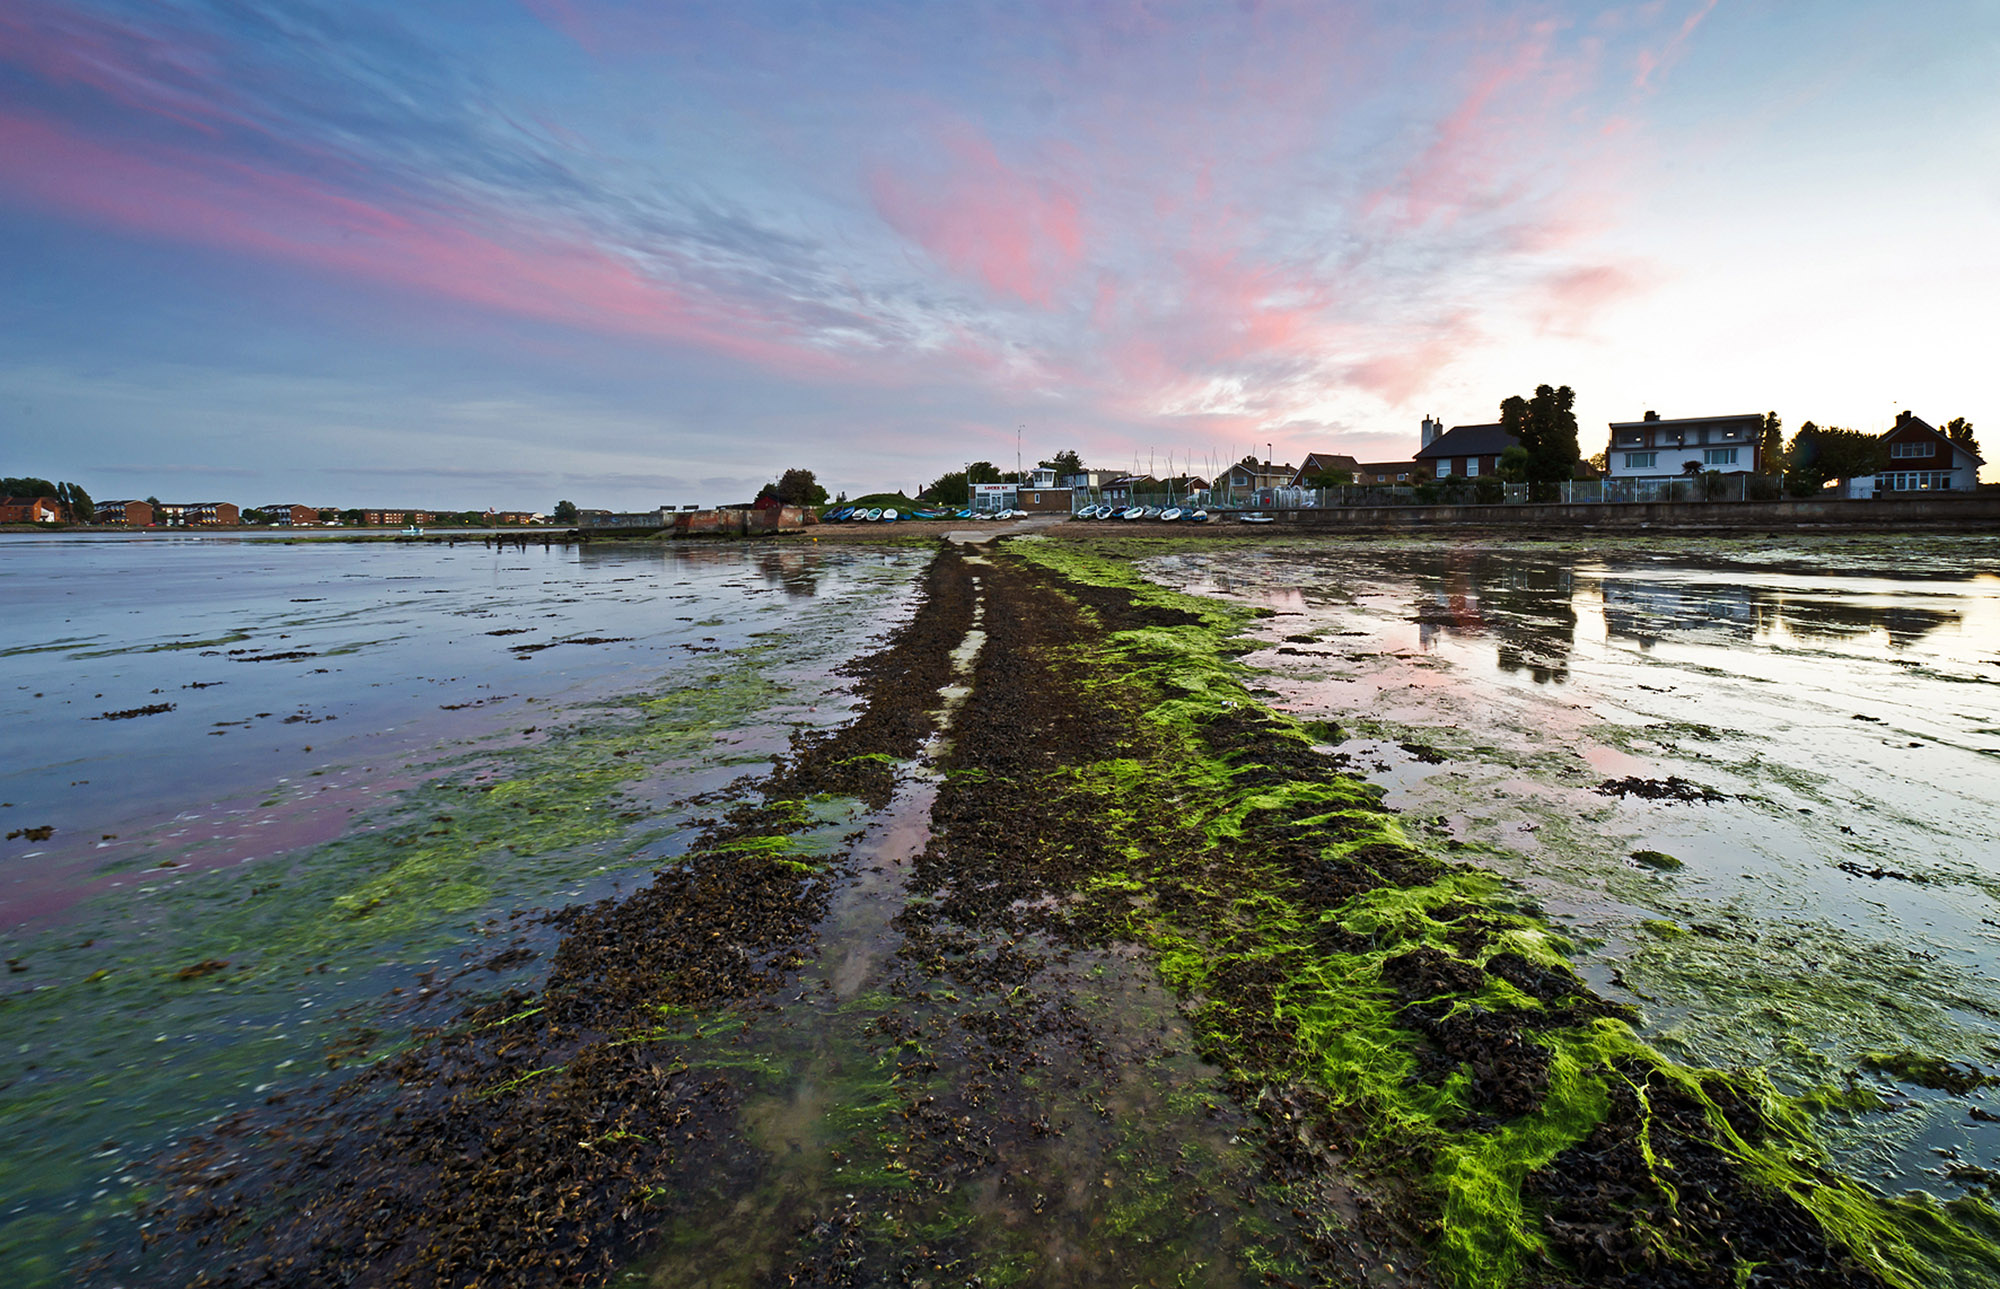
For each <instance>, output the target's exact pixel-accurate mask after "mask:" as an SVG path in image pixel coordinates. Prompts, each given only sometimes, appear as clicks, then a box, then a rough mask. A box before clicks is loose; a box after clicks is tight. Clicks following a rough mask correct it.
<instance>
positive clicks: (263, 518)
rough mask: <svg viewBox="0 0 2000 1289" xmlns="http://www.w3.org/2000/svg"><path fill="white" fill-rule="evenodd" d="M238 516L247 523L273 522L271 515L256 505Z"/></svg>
mask: <svg viewBox="0 0 2000 1289" xmlns="http://www.w3.org/2000/svg"><path fill="white" fill-rule="evenodd" d="M237 518H238V519H239V520H241V521H242V522H243V523H246V524H268V523H270V522H271V516H270V515H268V514H266V513H265V512H263V511H261V510H259V509H257V507H255V506H252V507H250V508H249V509H248V510H245V511H242V512H240V513H239V514H238V516H237Z"/></svg>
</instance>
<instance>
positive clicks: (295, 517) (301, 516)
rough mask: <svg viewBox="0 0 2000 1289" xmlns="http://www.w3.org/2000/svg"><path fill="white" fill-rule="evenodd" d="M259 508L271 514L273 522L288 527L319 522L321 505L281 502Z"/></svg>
mask: <svg viewBox="0 0 2000 1289" xmlns="http://www.w3.org/2000/svg"><path fill="white" fill-rule="evenodd" d="M257 509H259V510H261V511H263V512H264V513H265V514H266V515H268V516H270V519H271V522H272V523H274V524H282V525H284V526H286V527H288V528H299V527H306V526H309V525H312V524H317V523H318V522H319V507H317V506H299V505H291V504H287V503H280V504H277V505H272V506H259V507H257Z"/></svg>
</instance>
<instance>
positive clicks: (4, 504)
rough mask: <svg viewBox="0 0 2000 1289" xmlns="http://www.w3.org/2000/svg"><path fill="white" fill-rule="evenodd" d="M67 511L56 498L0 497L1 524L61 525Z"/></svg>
mask: <svg viewBox="0 0 2000 1289" xmlns="http://www.w3.org/2000/svg"><path fill="white" fill-rule="evenodd" d="M66 509H67V508H66V507H65V506H64V505H63V504H62V503H61V502H60V501H57V500H56V499H55V498H54V497H0V524H59V523H62V522H63V519H64V517H65V515H64V512H65V510H66Z"/></svg>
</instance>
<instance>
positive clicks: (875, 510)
mask: <svg viewBox="0 0 2000 1289" xmlns="http://www.w3.org/2000/svg"><path fill="white" fill-rule="evenodd" d="M861 517H862V518H863V519H866V520H867V521H868V522H870V523H873V522H875V521H876V520H878V519H880V518H881V517H882V510H881V507H879V506H874V507H870V508H869V511H868V513H867V514H865V515H863V516H861Z"/></svg>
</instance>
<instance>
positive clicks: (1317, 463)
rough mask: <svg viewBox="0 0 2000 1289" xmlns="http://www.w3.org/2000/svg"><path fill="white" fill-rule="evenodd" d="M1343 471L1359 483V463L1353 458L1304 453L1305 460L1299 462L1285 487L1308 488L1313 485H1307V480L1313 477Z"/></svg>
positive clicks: (1335, 454)
mask: <svg viewBox="0 0 2000 1289" xmlns="http://www.w3.org/2000/svg"><path fill="white" fill-rule="evenodd" d="M1343 470H1344V471H1346V472H1347V474H1348V476H1349V477H1350V478H1353V479H1355V480H1356V481H1357V482H1358V481H1359V479H1360V476H1361V463H1360V462H1359V461H1356V460H1355V459H1354V458H1353V457H1350V456H1342V455H1341V454H1339V453H1337V452H1308V453H1306V458H1305V460H1303V461H1301V462H1299V468H1298V470H1297V471H1296V472H1294V473H1293V475H1292V477H1291V478H1290V479H1288V480H1286V482H1285V487H1287V488H1310V487H1312V486H1313V485H1312V484H1310V483H1308V482H1307V480H1309V479H1311V478H1313V476H1315V475H1322V474H1336V473H1338V472H1340V471H1343Z"/></svg>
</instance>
